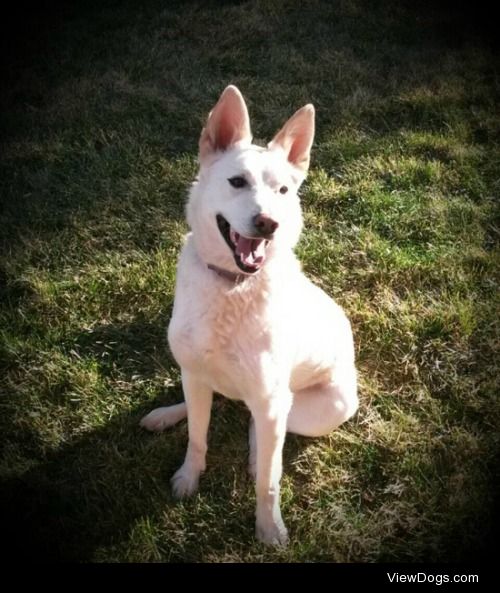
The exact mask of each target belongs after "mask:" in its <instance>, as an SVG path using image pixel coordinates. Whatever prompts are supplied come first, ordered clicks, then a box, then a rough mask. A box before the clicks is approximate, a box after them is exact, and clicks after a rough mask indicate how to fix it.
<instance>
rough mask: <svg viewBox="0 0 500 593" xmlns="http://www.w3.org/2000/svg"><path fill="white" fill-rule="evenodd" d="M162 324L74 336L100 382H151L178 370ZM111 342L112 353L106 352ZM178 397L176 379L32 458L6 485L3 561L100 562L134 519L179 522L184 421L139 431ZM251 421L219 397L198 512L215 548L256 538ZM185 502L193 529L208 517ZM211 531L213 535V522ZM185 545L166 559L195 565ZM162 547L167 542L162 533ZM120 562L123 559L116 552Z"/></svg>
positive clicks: (29, 443)
mask: <svg viewBox="0 0 500 593" xmlns="http://www.w3.org/2000/svg"><path fill="white" fill-rule="evenodd" d="M164 321H165V320H163V319H162V320H137V321H136V322H134V323H131V324H117V325H108V326H105V327H101V328H97V329H95V330H94V331H93V332H92V333H86V334H82V335H80V336H77V337H76V339H75V340H74V343H75V347H76V348H77V350H78V352H79V353H80V355H82V356H84V355H92V356H94V357H97V358H99V357H100V356H101V354H103V353H104V354H106V356H104V357H103V364H102V366H101V367H100V369H101V372H102V373H103V375H104V376H110V375H111V374H112V373H116V372H124V373H130V372H131V371H132V370H135V371H136V372H142V373H144V375H146V374H147V373H148V372H149V374H150V376H153V375H154V374H155V373H158V374H162V373H164V372H165V371H169V372H172V373H173V374H175V372H177V371H174V369H175V368H176V367H175V363H174V362H173V360H172V359H171V358H170V357H169V355H168V351H167V347H166V344H165V331H164V329H165V326H166V323H165V322H164ZM145 338H147V339H145ZM109 344H114V346H115V348H114V349H113V348H111V349H110V348H109V347H108V345H109ZM139 346H141V348H139ZM182 398H183V396H182V389H181V386H180V384H178V383H177V384H176V385H175V386H173V387H169V388H168V390H167V391H166V392H162V393H158V396H157V397H156V398H155V399H154V400H153V401H147V400H145V398H143V401H141V402H139V403H138V404H137V405H136V406H133V407H132V409H130V408H129V409H128V410H127V411H125V412H122V413H118V414H115V415H113V416H112V417H111V418H110V419H109V420H106V421H104V422H103V423H102V425H101V426H99V427H98V428H94V429H92V430H88V431H85V432H83V433H82V434H81V436H78V437H76V438H73V439H72V440H71V441H70V442H68V443H67V444H65V445H62V446H61V445H60V446H58V447H57V448H55V449H54V450H53V451H51V452H49V453H46V454H45V455H44V456H43V457H40V454H39V453H38V457H39V461H38V462H36V463H35V462H33V463H32V465H30V466H29V468H28V469H27V470H26V471H24V473H22V474H19V475H16V476H14V477H11V478H7V479H4V480H3V481H2V483H1V484H0V500H1V508H2V513H1V514H2V531H3V536H4V541H5V542H7V544H8V555H9V556H11V557H12V558H13V559H14V558H17V559H19V558H23V559H24V560H27V561H37V562H43V561H91V560H95V559H96V558H97V559H99V557H100V552H99V551H100V550H102V555H103V556H102V557H103V558H105V557H106V558H107V557H108V556H107V554H108V553H109V549H108V551H106V550H105V549H106V548H109V547H110V546H111V547H113V546H120V544H121V543H123V544H124V545H125V546H126V542H127V539H129V538H130V536H131V532H132V530H133V529H134V526H135V525H136V524H137V523H138V522H141V521H149V520H151V521H152V522H153V523H154V522H155V520H161V517H162V515H163V514H164V513H166V512H167V513H168V512H170V511H173V513H172V516H173V517H174V520H175V507H174V505H176V504H177V503H176V502H175V501H174V499H173V498H172V496H171V492H170V484H169V478H170V477H171V476H172V474H173V473H174V472H175V470H176V469H177V468H178V467H179V465H180V464H181V463H182V460H183V457H184V453H185V448H186V444H187V424H186V421H183V422H182V423H179V425H177V426H176V427H173V428H171V429H169V430H168V431H166V432H164V433H162V434H160V435H153V434H151V433H148V432H146V431H144V430H143V429H141V428H140V427H139V420H140V418H141V417H142V415H143V414H144V413H147V412H148V411H149V410H150V409H152V408H153V407H155V406H158V405H165V404H170V403H174V402H176V401H181V400H182ZM248 419H249V413H248V411H247V410H246V408H245V407H244V406H243V405H242V404H240V403H235V402H231V401H229V400H226V399H225V398H222V397H216V398H215V400H214V406H213V412H212V422H211V428H210V435H209V454H208V464H209V469H208V470H207V473H206V475H205V476H204V477H203V479H202V483H201V497H202V502H203V504H202V505H201V506H204V505H207V504H208V505H210V506H212V507H213V509H214V511H213V516H212V519H210V521H213V523H214V525H213V532H212V534H211V536H210V538H211V539H210V541H211V545H213V546H214V548H217V547H221V546H222V547H224V545H225V544H224V542H225V541H227V539H228V538H229V539H230V538H237V539H238V540H239V543H240V545H243V546H245V545H248V546H250V545H251V544H252V542H253V522H254V506H253V505H254V504H255V500H254V497H253V496H252V493H253V485H252V482H251V479H250V478H249V477H248V476H247V472H246V464H247V426H248ZM17 436H18V442H20V443H23V446H25V447H26V448H28V449H29V448H30V447H33V448H35V436H34V435H33V434H30V433H28V432H26V433H25V434H19V433H18V435H17ZM287 440H288V441H289V444H287V447H286V453H285V468H286V467H288V466H289V465H290V459H291V457H294V456H295V455H297V454H298V453H299V451H300V448H301V439H298V438H292V439H287ZM290 441H291V442H290ZM32 457H33V458H34V457H35V455H33V456H32ZM228 458H229V459H230V462H229V463H228ZM235 479H236V483H235ZM235 489H236V491H237V492H238V493H237V495H236V496H237V500H235V494H234V490H235ZM252 499H253V500H252ZM187 505H188V507H187V508H186V512H184V511H182V512H181V515H183V516H184V517H186V525H187V524H189V521H190V519H189V516H190V514H192V515H193V521H194V523H196V522H197V520H198V519H197V517H198V518H201V519H204V516H203V511H202V510H201V509H197V508H196V502H195V503H192V504H191V503H187ZM189 505H190V506H189ZM229 507H234V508H236V507H238V510H239V511H240V510H241V513H240V512H238V516H237V517H236V513H235V518H234V521H231V520H230V518H229V519H228V518H227V517H226V516H224V509H226V508H229ZM207 527H208V529H209V530H210V525H207ZM179 529H182V527H181V526H179ZM189 531H190V532H192V531H193V529H189ZM194 531H195V530H194ZM215 531H220V533H217V534H215ZM191 539H192V541H191ZM191 539H189V538H188V540H187V541H185V542H184V544H183V546H182V554H183V555H184V556H181V553H180V552H179V550H177V551H176V549H175V545H173V547H172V550H170V551H169V553H168V557H169V559H171V560H177V561H180V560H185V559H186V558H191V559H193V560H196V559H198V560H200V559H201V556H200V553H201V552H200V550H199V545H198V544H197V541H196V538H191ZM243 540H245V541H243ZM163 543H164V546H165V547H168V546H169V537H168V534H167V535H166V536H165V538H164V542H163ZM212 551H215V550H212ZM117 557H122V556H121V554H120V553H117Z"/></svg>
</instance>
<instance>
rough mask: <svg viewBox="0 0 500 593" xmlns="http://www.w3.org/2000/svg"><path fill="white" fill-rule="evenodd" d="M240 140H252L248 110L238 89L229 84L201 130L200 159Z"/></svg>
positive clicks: (225, 148) (229, 146)
mask: <svg viewBox="0 0 500 593" xmlns="http://www.w3.org/2000/svg"><path fill="white" fill-rule="evenodd" d="M242 141H244V142H248V143H250V142H251V141H252V133H251V131H250V119H249V117H248V110H247V106H246V104H245V99H243V96H242V94H241V93H240V91H239V90H238V89H237V88H236V87H235V86H233V85H229V86H228V87H226V88H225V89H224V91H223V93H222V95H221V96H220V97H219V100H218V101H217V103H216V105H215V107H214V108H213V109H212V111H211V112H210V114H209V116H208V120H207V123H206V125H205V127H204V128H203V130H202V132H201V137H200V142H199V149H200V161H203V160H204V159H206V158H207V157H209V156H210V155H211V154H213V153H215V152H218V151H224V150H227V149H228V148H231V146H233V145H234V144H236V143H237V142H242Z"/></svg>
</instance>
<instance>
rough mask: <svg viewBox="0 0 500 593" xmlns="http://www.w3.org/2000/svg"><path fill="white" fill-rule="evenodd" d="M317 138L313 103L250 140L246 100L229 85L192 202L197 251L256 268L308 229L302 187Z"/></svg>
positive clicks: (205, 141) (204, 149) (209, 259)
mask: <svg viewBox="0 0 500 593" xmlns="http://www.w3.org/2000/svg"><path fill="white" fill-rule="evenodd" d="M313 138H314V107H313V106H312V105H306V106H304V107H302V109H299V110H298V111H297V112H296V113H295V114H294V115H293V116H292V117H291V118H290V119H289V120H288V121H287V122H286V123H285V125H284V126H283V127H282V128H281V130H280V131H279V132H278V133H277V134H276V136H275V137H274V139H273V140H272V141H271V142H270V143H269V144H268V145H267V148H261V147H259V146H255V145H253V144H252V135H251V132H250V121H249V117H248V110H247V107H246V104H245V101H244V99H243V97H242V95H241V93H240V92H239V90H238V89H237V88H236V87H234V86H228V87H227V88H226V89H225V90H224V92H223V93H222V95H221V97H220V98H219V100H218V102H217V104H216V105H215V107H214V108H213V110H212V111H211V112H210V114H209V116H208V120H207V123H206V126H205V127H204V128H203V130H202V133H201V137H200V143H199V149H200V152H199V160H200V173H199V178H198V180H197V181H196V182H195V184H194V185H193V189H192V191H191V196H190V200H189V203H188V207H187V217H188V223H189V225H190V227H191V229H192V231H193V237H194V241H195V245H196V249H197V251H198V253H199V255H200V257H201V258H202V259H203V261H205V262H206V263H207V264H212V265H216V266H219V267H222V268H225V269H227V270H229V271H233V272H237V273H241V272H244V273H245V274H255V273H256V272H258V271H259V270H260V269H261V268H262V267H263V266H264V264H265V263H266V261H268V260H269V259H270V258H272V257H275V256H276V255H277V254H278V253H279V252H280V250H290V249H291V248H293V246H294V245H295V244H296V243H297V241H298V239H299V235H300V232H301V230H302V213H301V209H300V202H299V198H298V196H297V191H298V189H299V187H300V185H301V183H302V182H303V180H304V179H305V176H306V174H307V169H308V167H309V156H310V150H311V145H312V142H313Z"/></svg>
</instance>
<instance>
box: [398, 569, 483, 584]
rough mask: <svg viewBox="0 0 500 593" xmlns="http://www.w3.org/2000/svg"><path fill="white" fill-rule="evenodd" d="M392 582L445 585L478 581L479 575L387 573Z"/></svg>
mask: <svg viewBox="0 0 500 593" xmlns="http://www.w3.org/2000/svg"><path fill="white" fill-rule="evenodd" d="M387 578H388V579H389V582H390V583H433V584H434V585H443V584H444V583H477V582H478V581H479V577H478V575H477V574H456V575H453V576H450V575H448V574H427V573H425V572H417V573H416V574H399V572H393V573H392V574H391V573H390V572H388V573H387Z"/></svg>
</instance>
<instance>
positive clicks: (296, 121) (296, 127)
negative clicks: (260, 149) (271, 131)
mask: <svg viewBox="0 0 500 593" xmlns="http://www.w3.org/2000/svg"><path fill="white" fill-rule="evenodd" d="M313 140H314V106H313V105H311V104H310V103H309V104H308V105H304V107H302V108H301V109H299V110H298V111H296V112H295V113H294V114H293V115H292V117H291V118H290V119H289V120H288V121H287V122H286V124H285V125H284V126H283V127H282V128H281V130H280V131H279V132H278V133H277V134H276V136H275V137H274V138H273V139H272V141H271V142H269V144H268V145H267V146H268V148H269V149H270V150H273V149H275V148H281V149H282V150H283V151H284V152H285V154H286V157H287V159H288V161H289V162H290V163H291V164H292V165H294V166H295V167H297V168H298V169H299V170H300V171H301V172H302V173H303V174H304V175H305V174H306V173H307V169H308V168H309V160H310V155H311V146H312V143H313Z"/></svg>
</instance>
